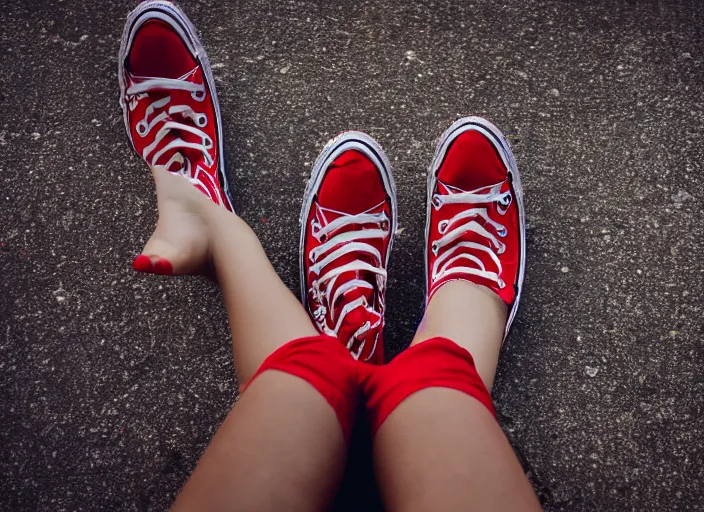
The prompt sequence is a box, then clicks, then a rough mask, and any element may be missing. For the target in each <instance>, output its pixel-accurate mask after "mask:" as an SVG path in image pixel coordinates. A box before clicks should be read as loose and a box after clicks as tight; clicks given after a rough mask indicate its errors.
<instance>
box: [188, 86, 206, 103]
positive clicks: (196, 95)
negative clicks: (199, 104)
mask: <svg viewBox="0 0 704 512" xmlns="http://www.w3.org/2000/svg"><path fill="white" fill-rule="evenodd" d="M191 97H192V98H193V99H194V100H196V101H203V100H204V99H205V88H203V89H199V90H197V91H193V92H192V93H191Z"/></svg>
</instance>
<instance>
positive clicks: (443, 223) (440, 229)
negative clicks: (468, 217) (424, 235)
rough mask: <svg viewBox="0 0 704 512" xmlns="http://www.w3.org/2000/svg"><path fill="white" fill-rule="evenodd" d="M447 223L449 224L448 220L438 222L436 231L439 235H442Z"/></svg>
mask: <svg viewBox="0 0 704 512" xmlns="http://www.w3.org/2000/svg"><path fill="white" fill-rule="evenodd" d="M449 225H450V221H449V220H441V221H440V222H439V223H438V233H440V234H441V235H444V234H445V231H446V230H447V226H449Z"/></svg>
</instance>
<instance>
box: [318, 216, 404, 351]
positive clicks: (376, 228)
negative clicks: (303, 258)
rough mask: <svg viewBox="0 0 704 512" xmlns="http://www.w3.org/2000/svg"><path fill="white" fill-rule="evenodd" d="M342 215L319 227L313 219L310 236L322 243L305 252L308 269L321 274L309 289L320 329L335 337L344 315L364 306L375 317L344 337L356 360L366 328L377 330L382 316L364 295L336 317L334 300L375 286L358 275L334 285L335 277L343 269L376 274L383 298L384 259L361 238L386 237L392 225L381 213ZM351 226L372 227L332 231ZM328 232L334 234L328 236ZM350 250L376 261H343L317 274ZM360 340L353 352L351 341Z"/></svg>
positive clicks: (341, 272) (343, 271) (367, 329)
mask: <svg viewBox="0 0 704 512" xmlns="http://www.w3.org/2000/svg"><path fill="white" fill-rule="evenodd" d="M376 208H378V205H377V207H375V208H372V209H371V210H374V209H376ZM335 213H340V212H335ZM341 215H342V216H341V217H338V218H337V219H335V220H334V221H332V222H330V223H329V224H327V225H326V226H325V227H321V226H320V224H319V223H318V221H317V220H314V221H313V223H312V230H313V236H314V237H315V238H316V240H318V241H319V242H322V245H319V246H318V247H316V248H314V249H312V250H311V251H310V252H309V253H308V258H309V261H310V263H311V267H310V272H311V273H312V274H314V275H316V276H320V277H318V278H317V279H314V280H313V282H312V283H311V287H310V289H309V292H310V293H312V294H313V298H314V299H315V301H316V302H317V303H318V307H317V308H316V309H315V311H313V317H314V318H315V320H316V323H317V324H318V326H319V328H320V329H321V330H322V331H323V332H324V333H325V334H327V335H329V336H334V337H337V336H338V332H339V330H340V327H341V326H342V325H343V321H344V319H345V317H346V316H347V315H348V314H349V313H350V312H351V311H354V310H355V309H356V308H358V307H363V308H364V309H366V310H367V311H368V312H369V313H371V314H373V315H374V316H375V317H376V320H375V321H374V322H373V323H372V322H371V321H367V322H365V323H364V325H362V326H360V327H359V329H357V331H355V333H354V334H353V335H352V337H350V339H349V340H347V348H348V349H349V350H350V351H351V353H352V356H353V357H354V358H355V359H358V358H359V356H360V354H361V353H362V350H363V349H364V345H365V344H366V339H363V337H364V336H365V335H366V334H367V333H368V332H369V331H371V330H373V329H376V328H378V327H379V326H380V325H381V321H382V316H381V314H380V313H379V312H377V311H375V310H374V309H373V308H371V307H370V305H369V304H368V302H367V299H366V297H365V296H364V295H362V296H360V297H359V298H357V299H355V300H353V301H351V302H348V303H347V304H345V305H344V307H343V308H342V310H341V311H340V313H339V317H337V318H336V312H335V308H334V305H335V304H336V302H337V299H339V298H340V297H341V296H342V295H344V294H345V293H347V292H349V291H351V290H354V289H356V288H364V289H369V290H373V289H374V286H372V284H370V283H368V282H367V281H365V280H363V279H359V278H355V279H351V280H349V281H346V282H345V283H343V284H341V285H340V286H338V287H336V286H335V285H336V282H337V278H338V277H339V276H340V275H341V274H343V273H345V272H359V271H363V272H364V271H366V272H371V273H373V274H375V275H376V284H377V289H378V291H379V295H378V297H379V300H382V297H383V292H384V288H385V287H386V270H384V268H383V265H384V259H383V256H382V254H381V253H380V252H379V250H378V249H376V248H375V247H374V246H372V245H370V244H369V243H366V242H364V241H363V240H373V239H383V238H386V237H387V236H388V235H389V230H390V229H391V228H390V222H389V218H388V217H387V216H386V214H385V213H383V212H382V213H360V214H357V215H346V214H341ZM351 225H360V226H363V225H367V226H373V227H372V229H359V230H357V231H345V232H342V233H339V234H336V235H335V234H334V233H336V232H339V231H340V230H341V229H342V228H344V227H347V226H351ZM331 235H334V236H332V237H331ZM353 252H357V253H366V254H368V255H370V256H371V257H372V259H373V261H374V263H375V264H374V265H372V264H369V263H367V262H365V261H362V260H359V259H356V260H354V261H351V262H349V263H346V264H345V265H341V266H338V267H334V266H333V268H331V269H330V270H328V271H327V272H325V273H324V274H323V275H320V273H321V272H322V270H323V269H324V268H326V267H328V266H330V265H331V264H333V263H334V261H335V260H337V259H338V258H340V257H343V256H345V255H348V254H351V253H353ZM328 311H330V313H331V314H330V316H331V320H332V322H334V323H335V325H334V326H332V327H331V326H329V325H328V324H327V314H328ZM359 340H362V343H360V346H359V348H358V349H357V350H356V351H352V347H353V345H354V343H355V342H356V341H359ZM343 341H344V340H343ZM375 343H376V342H375ZM375 348H376V346H375V347H373V350H372V352H371V353H374V349H375Z"/></svg>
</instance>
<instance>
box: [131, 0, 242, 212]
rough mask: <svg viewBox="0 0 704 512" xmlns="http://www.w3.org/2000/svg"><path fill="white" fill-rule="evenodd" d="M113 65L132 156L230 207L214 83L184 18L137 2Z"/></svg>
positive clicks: (160, 4)
mask: <svg viewBox="0 0 704 512" xmlns="http://www.w3.org/2000/svg"><path fill="white" fill-rule="evenodd" d="M118 66H119V68H118V74H119V79H120V106H122V112H123V115H124V118H125V127H126V128H127V135H128V136H129V138H130V141H132V145H133V146H134V149H135V150H136V151H137V153H139V155H140V156H141V157H142V158H143V159H144V161H145V162H147V164H148V165H150V166H156V165H160V166H164V167H166V168H167V169H168V170H169V171H171V172H174V173H178V174H181V175H182V176H184V177H186V178H187V179H188V180H189V181H190V182H191V183H192V184H193V185H194V186H195V187H196V188H197V189H199V190H200V191H201V192H203V193H204V194H205V195H207V196H208V197H210V199H211V200H212V201H213V202H215V203H216V204H219V205H221V206H223V207H225V208H227V209H228V210H230V211H232V210H233V208H232V202H231V201H230V197H229V194H228V186H227V178H226V175H225V162H224V154H223V140H222V137H223V135H222V122H221V120H220V107H219V105H218V98H217V95H216V93H215V81H214V80H213V75H212V72H211V71H210V64H209V63H208V57H207V56H206V54H205V51H204V50H203V46H202V45H201V43H200V40H199V39H198V36H197V35H196V31H195V28H194V27H193V25H192V24H191V22H190V21H189V19H188V18H187V17H186V15H185V14H184V13H183V12H182V11H181V10H180V9H179V8H178V7H176V6H175V5H173V4H171V3H170V2H164V1H149V2H144V3H142V4H140V5H139V7H137V8H136V9H135V10H134V11H132V12H131V13H130V15H129V17H128V18H127V24H126V25H125V31H124V33H123V35H122V45H121V46H120V55H119V64H118Z"/></svg>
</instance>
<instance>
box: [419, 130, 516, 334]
mask: <svg viewBox="0 0 704 512" xmlns="http://www.w3.org/2000/svg"><path fill="white" fill-rule="evenodd" d="M425 234H426V235H425V236H426V267H425V275H426V283H427V298H426V304H427V302H428V301H430V298H431V297H432V296H433V294H434V293H435V292H436V291H437V289H438V288H440V287H441V286H442V285H443V284H445V283H447V282H448V281H453V280H458V279H462V280H466V281H471V282H473V283H476V284H479V285H483V286H486V287H487V288H490V289H491V290H493V291H494V292H496V293H497V294H498V295H499V297H501V299H502V300H503V301H504V302H505V303H506V304H507V305H509V306H510V308H511V310H510V313H509V317H508V320H507V322H506V330H505V333H504V338H505V337H506V335H507V334H508V331H509V329H510V327H511V324H512V323H513V319H514V317H515V316H516V310H517V309H518V301H519V299H520V296H521V288H522V286H523V277H524V274H525V261H526V249H525V246H526V243H525V242H526V236H525V213H524V210H523V190H522V188H521V179H520V177H519V175H518V168H517V167H516V160H515V159H514V157H513V153H512V152H511V148H510V147H509V145H508V142H507V141H506V138H505V137H504V136H503V135H502V134H501V132H500V131H499V130H498V129H497V128H496V127H495V126H494V125H493V124H491V123H490V122H489V121H486V120H485V119H481V118H479V117H465V118H463V119H460V120H459V121H457V122H455V123H454V124H453V125H452V126H450V128H449V129H448V130H447V131H446V132H445V133H444V134H443V135H442V137H441V139H440V142H439V143H438V148H437V150H436V152H435V157H434V158H433V161H432V163H431V165H430V170H429V172H428V220H427V225H426V230H425Z"/></svg>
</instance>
